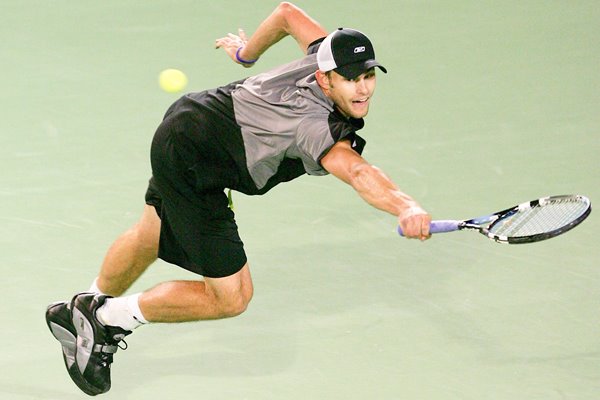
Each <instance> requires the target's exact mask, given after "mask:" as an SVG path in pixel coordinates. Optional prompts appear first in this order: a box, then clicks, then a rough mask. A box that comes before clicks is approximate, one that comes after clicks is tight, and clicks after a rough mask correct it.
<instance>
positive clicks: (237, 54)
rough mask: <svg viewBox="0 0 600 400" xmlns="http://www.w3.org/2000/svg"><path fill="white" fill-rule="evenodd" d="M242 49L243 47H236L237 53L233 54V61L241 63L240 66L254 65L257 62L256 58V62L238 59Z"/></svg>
mask: <svg viewBox="0 0 600 400" xmlns="http://www.w3.org/2000/svg"><path fill="white" fill-rule="evenodd" d="M243 48H244V46H241V47H238V49H237V51H236V52H235V59H236V60H238V62H240V63H242V64H254V63H255V62H257V61H258V58H257V59H256V60H244V59H243V58H241V57H240V51H241V50H242V49H243Z"/></svg>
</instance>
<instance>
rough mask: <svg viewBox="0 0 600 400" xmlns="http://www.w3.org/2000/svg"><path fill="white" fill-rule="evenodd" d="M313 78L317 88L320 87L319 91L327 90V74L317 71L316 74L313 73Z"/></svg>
mask: <svg viewBox="0 0 600 400" xmlns="http://www.w3.org/2000/svg"><path fill="white" fill-rule="evenodd" d="M315 78H317V83H318V84H319V86H320V87H321V89H323V90H328V89H329V86H330V85H329V83H330V82H329V77H328V76H327V74H326V73H325V72H323V71H321V70H320V69H318V70H317V72H315Z"/></svg>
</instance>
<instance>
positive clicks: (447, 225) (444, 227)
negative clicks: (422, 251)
mask: <svg viewBox="0 0 600 400" xmlns="http://www.w3.org/2000/svg"><path fill="white" fill-rule="evenodd" d="M459 224H460V221H455V220H452V219H447V220H437V221H431V224H430V225H429V232H430V233H444V232H454V231H457V230H458V226H459ZM398 234H399V235H400V236H404V232H402V229H401V228H400V227H398Z"/></svg>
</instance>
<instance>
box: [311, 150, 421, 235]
mask: <svg viewBox="0 0 600 400" xmlns="http://www.w3.org/2000/svg"><path fill="white" fill-rule="evenodd" d="M321 165H322V166H323V168H325V169H326V170H327V171H328V172H329V173H331V174H332V175H334V176H336V177H337V178H339V179H341V180H342V181H344V182H346V183H348V184H349V185H350V186H352V187H353V188H354V190H356V192H357V193H358V194H359V195H360V197H362V198H363V199H364V200H365V201H366V202H367V203H369V204H370V205H372V206H373V207H375V208H378V209H380V210H382V211H386V212H388V213H390V214H392V215H395V216H396V217H397V218H398V224H399V225H400V227H401V228H402V231H403V232H404V235H405V236H406V237H409V238H416V239H420V240H425V239H428V238H429V237H430V234H429V223H430V222H431V216H430V215H429V214H428V213H427V212H426V211H425V210H423V208H421V206H420V205H419V204H418V203H417V202H416V201H415V200H414V199H413V198H412V197H410V196H409V195H407V194H406V193H403V192H402V191H401V190H400V189H399V188H398V186H396V185H395V184H394V182H392V180H391V179H390V178H388V176H387V175H386V174H384V173H383V171H381V170H380V169H379V168H377V167H375V166H373V165H371V164H369V163H368V162H367V161H366V160H365V159H364V158H362V157H361V156H360V155H359V154H358V153H357V152H355V151H354V150H353V149H352V147H351V146H350V142H349V141H347V140H342V141H339V142H337V143H336V144H334V145H333V147H332V148H331V149H330V150H329V152H328V153H327V154H326V155H325V156H324V157H323V158H322V159H321Z"/></svg>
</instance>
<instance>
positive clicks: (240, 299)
mask: <svg viewBox="0 0 600 400" xmlns="http://www.w3.org/2000/svg"><path fill="white" fill-rule="evenodd" d="M251 299H252V296H251V295H250V296H248V295H247V294H246V293H243V292H242V291H240V292H238V293H236V294H234V295H231V296H229V298H227V299H226V300H224V301H221V302H220V304H219V310H220V313H221V315H222V316H223V317H224V318H228V317H236V316H238V315H240V314H242V313H243V312H244V311H246V309H247V308H248V305H249V304H250V300H251Z"/></svg>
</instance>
